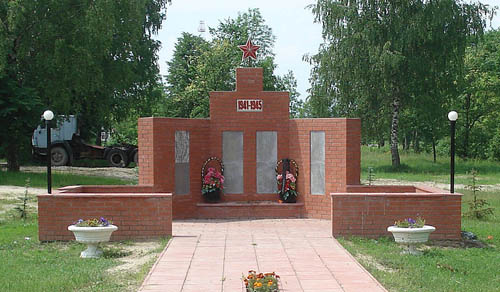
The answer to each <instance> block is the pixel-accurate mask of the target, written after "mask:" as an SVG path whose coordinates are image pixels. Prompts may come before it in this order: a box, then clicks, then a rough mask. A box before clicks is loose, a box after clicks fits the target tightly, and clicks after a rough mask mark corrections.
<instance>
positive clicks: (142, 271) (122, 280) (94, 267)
mask: <svg viewBox="0 0 500 292" xmlns="http://www.w3.org/2000/svg"><path fill="white" fill-rule="evenodd" d="M0 230H1V233H0V259H1V261H0V263H1V264H0V275H1V277H0V287H1V288H0V290H2V291H23V292H24V291H136V290H137V288H138V287H139V286H140V284H141V283H142V281H143V280H144V278H145V276H146V275H147V273H148V272H149V269H150V268H151V266H152V265H153V261H150V262H147V263H146V264H144V265H142V266H141V267H140V268H139V270H137V271H133V272H131V271H129V272H125V273H123V272H120V273H116V272H115V273H109V272H107V270H108V269H110V268H112V267H114V266H116V265H118V264H119V263H120V262H119V258H120V257H122V256H123V255H124V253H123V251H122V250H121V249H120V247H119V246H120V244H119V243H109V244H108V245H106V246H105V247H104V248H103V250H104V257H102V258H99V259H80V257H79V256H80V252H81V251H82V250H84V249H85V246H84V245H83V244H79V243H76V242H74V241H73V242H50V243H40V242H39V241H38V224H37V220H36V218H33V217H32V218H31V219H29V220H27V222H23V221H22V220H19V219H12V218H11V217H10V216H4V217H3V218H2V219H0ZM166 243H167V240H166V239H162V240H159V243H158V248H157V249H156V250H154V252H156V253H159V252H160V251H161V250H163V248H164V247H165V245H166Z"/></svg>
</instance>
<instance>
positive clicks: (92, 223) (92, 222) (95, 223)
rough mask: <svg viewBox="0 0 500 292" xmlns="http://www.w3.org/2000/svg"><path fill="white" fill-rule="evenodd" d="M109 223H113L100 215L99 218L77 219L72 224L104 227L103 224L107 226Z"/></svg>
mask: <svg viewBox="0 0 500 292" xmlns="http://www.w3.org/2000/svg"><path fill="white" fill-rule="evenodd" d="M111 224H113V221H111V220H106V219H105V218H104V217H101V218H99V219H97V218H92V219H87V220H83V219H78V221H76V222H74V223H73V225H75V226H78V227H104V226H109V225H111Z"/></svg>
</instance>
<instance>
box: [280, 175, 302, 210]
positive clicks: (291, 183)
mask: <svg viewBox="0 0 500 292" xmlns="http://www.w3.org/2000/svg"><path fill="white" fill-rule="evenodd" d="M276 180H277V182H278V194H279V196H280V199H281V200H282V201H285V202H290V201H293V202H295V201H296V199H297V196H298V193H297V190H296V187H297V185H296V181H297V179H296V178H295V176H294V175H293V174H292V173H291V172H289V171H286V175H285V179H284V181H285V186H284V187H283V175H282V174H278V175H277V176H276Z"/></svg>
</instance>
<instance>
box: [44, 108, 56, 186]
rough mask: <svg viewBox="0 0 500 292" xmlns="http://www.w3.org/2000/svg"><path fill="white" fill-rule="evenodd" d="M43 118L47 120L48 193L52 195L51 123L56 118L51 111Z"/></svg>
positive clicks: (45, 113) (47, 111) (46, 112)
mask: <svg viewBox="0 0 500 292" xmlns="http://www.w3.org/2000/svg"><path fill="white" fill-rule="evenodd" d="M43 118H44V120H45V129H47V191H48V193H49V194H51V193H52V177H51V176H52V169H51V167H52V155H51V154H52V153H51V152H52V147H51V146H52V145H51V144H52V142H51V139H50V138H51V133H50V121H52V119H53V118H54V113H53V112H52V111H51V110H46V111H45V112H44V113H43Z"/></svg>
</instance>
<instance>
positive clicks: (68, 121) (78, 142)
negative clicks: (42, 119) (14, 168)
mask: <svg viewBox="0 0 500 292" xmlns="http://www.w3.org/2000/svg"><path fill="white" fill-rule="evenodd" d="M56 124H57V126H56V128H51V145H52V146H51V147H52V148H51V159H52V165H54V166H62V165H71V164H72V163H73V161H74V160H76V159H82V158H91V159H106V160H107V161H108V162H109V165H110V166H113V167H127V166H128V165H129V163H130V162H135V163H136V164H137V162H138V161H137V155H138V154H137V146H134V145H128V144H122V145H116V146H110V147H103V146H95V145H89V144H86V143H85V142H83V141H82V139H81V138H80V136H79V134H78V127H77V120H76V117H75V116H73V115H71V116H67V117H60V119H58V121H57V122H56ZM31 145H32V149H33V156H34V157H36V158H42V157H46V155H47V129H45V124H42V125H39V126H38V127H37V128H36V129H35V131H34V132H33V136H32V138H31Z"/></svg>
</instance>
